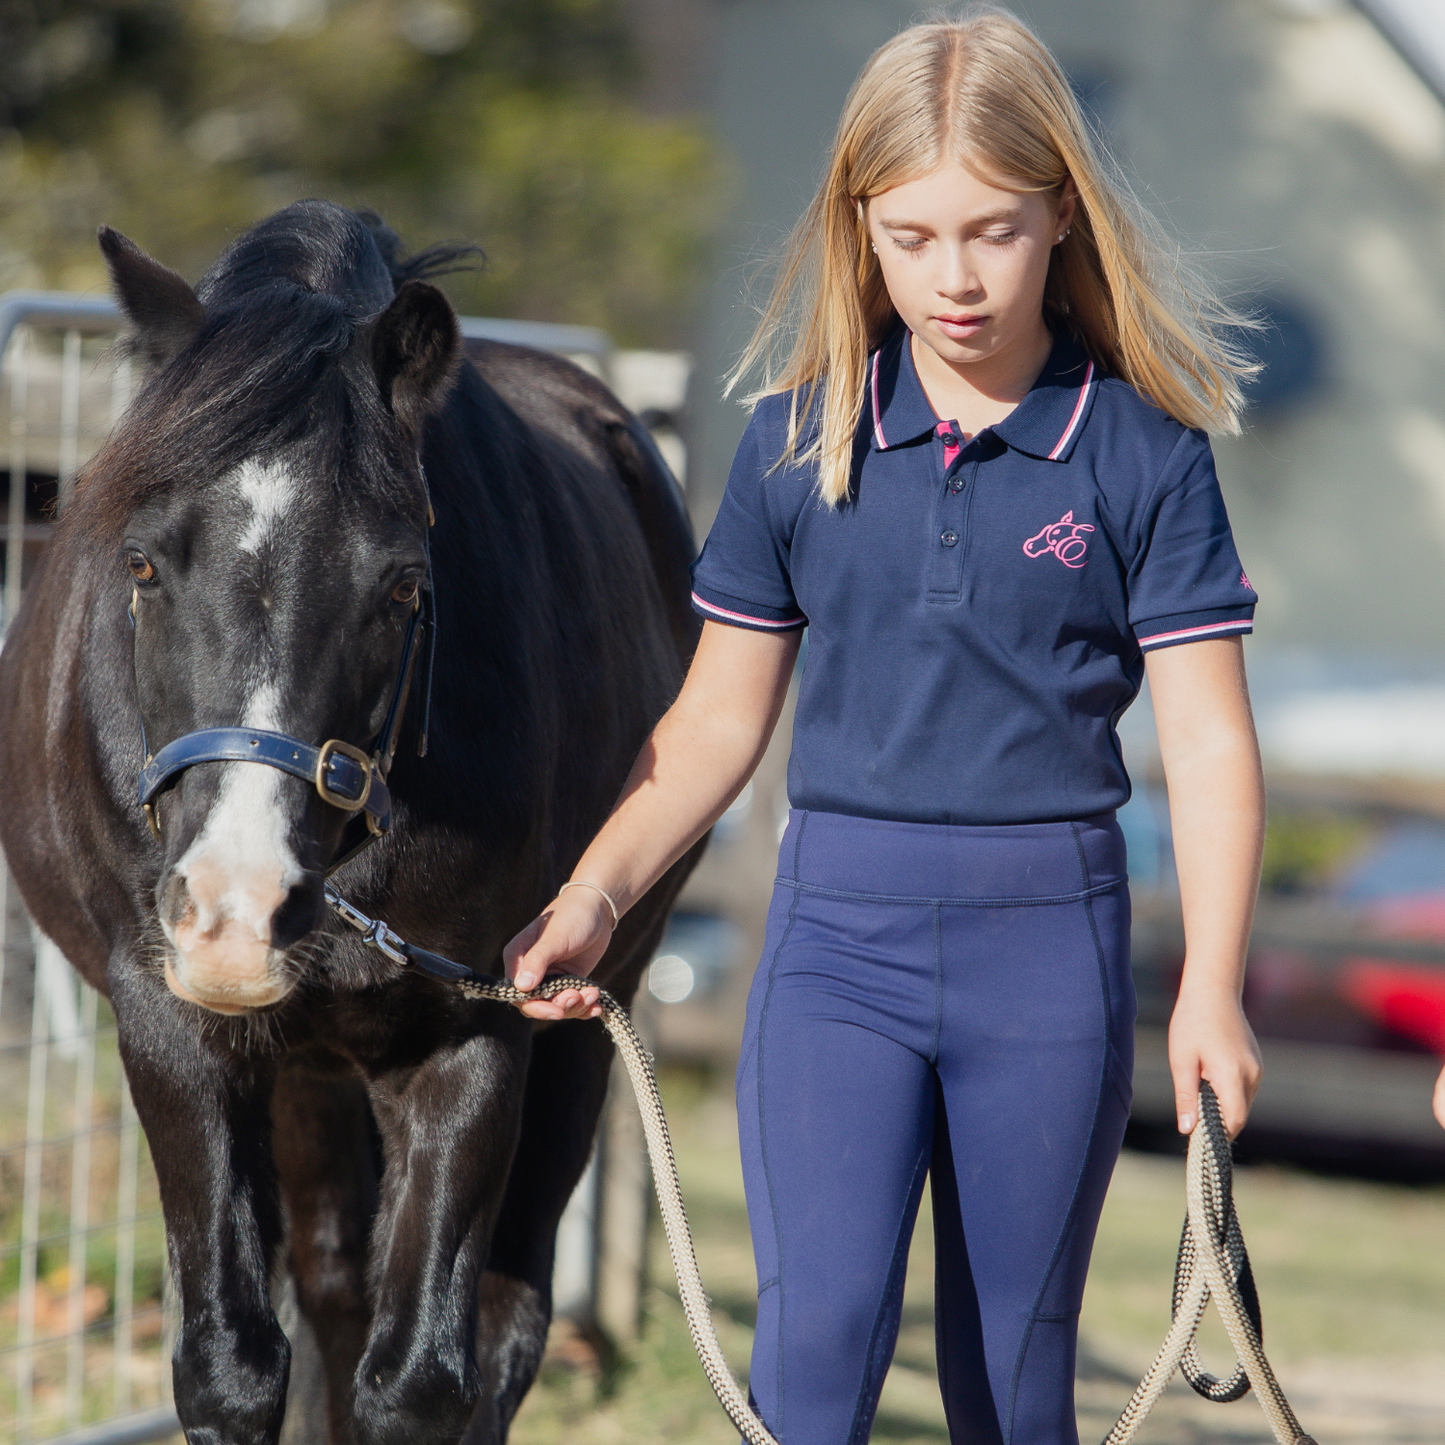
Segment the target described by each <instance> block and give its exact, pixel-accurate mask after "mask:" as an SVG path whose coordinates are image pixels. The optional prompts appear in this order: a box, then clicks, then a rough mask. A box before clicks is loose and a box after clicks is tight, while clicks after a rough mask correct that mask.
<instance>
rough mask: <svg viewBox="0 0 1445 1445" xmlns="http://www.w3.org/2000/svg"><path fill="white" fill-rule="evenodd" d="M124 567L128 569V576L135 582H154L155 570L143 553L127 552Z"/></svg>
mask: <svg viewBox="0 0 1445 1445" xmlns="http://www.w3.org/2000/svg"><path fill="white" fill-rule="evenodd" d="M125 565H126V566H127V567H129V568H130V575H131V576H132V577H134V578H135V580H136V581H137V582H154V581H155V576H156V569H155V568H154V567H152V566H151V559H150V558H149V557H147V556H146V554H145V553H144V552H127V553H126V554H125Z"/></svg>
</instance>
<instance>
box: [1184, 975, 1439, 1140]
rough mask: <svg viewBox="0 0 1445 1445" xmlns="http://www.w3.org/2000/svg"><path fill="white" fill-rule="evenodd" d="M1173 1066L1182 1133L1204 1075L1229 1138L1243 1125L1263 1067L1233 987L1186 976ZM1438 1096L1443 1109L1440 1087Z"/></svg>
mask: <svg viewBox="0 0 1445 1445" xmlns="http://www.w3.org/2000/svg"><path fill="white" fill-rule="evenodd" d="M1169 1071H1170V1073H1171V1074H1172V1075H1173V1077H1174V1109H1175V1113H1176V1114H1177V1115H1178V1118H1179V1132H1180V1133H1181V1134H1188V1133H1189V1132H1190V1131H1191V1130H1192V1129H1193V1128H1194V1124H1195V1121H1196V1120H1197V1119H1198V1118H1199V1081H1200V1079H1201V1078H1203V1079H1208V1080H1209V1082H1210V1083H1211V1084H1212V1085H1213V1086H1214V1092H1215V1093H1216V1094H1217V1095H1218V1096H1219V1112H1220V1113H1221V1114H1222V1115H1223V1116H1224V1127H1225V1129H1226V1130H1228V1132H1229V1137H1230V1138H1231V1139H1233V1138H1234V1136H1235V1135H1236V1134H1238V1133H1239V1131H1240V1130H1241V1129H1242V1128H1244V1121H1245V1120H1246V1119H1247V1118H1248V1117H1249V1106H1250V1105H1251V1104H1252V1103H1254V1096H1255V1094H1256V1093H1257V1092H1258V1090H1259V1080H1260V1076H1261V1074H1262V1073H1263V1072H1264V1068H1263V1065H1262V1064H1261V1063H1260V1058H1259V1045H1258V1043H1256V1042H1255V1037H1254V1030H1253V1029H1252V1028H1250V1026H1249V1022H1248V1020H1247V1019H1246V1018H1245V1017H1244V1009H1243V1008H1242V1007H1241V1006H1240V1003H1239V999H1238V998H1237V997H1236V996H1235V995H1234V994H1233V993H1232V992H1223V993H1221V992H1218V991H1215V990H1207V991H1192V990H1189V988H1188V984H1187V981H1186V984H1185V986H1184V987H1183V988H1181V989H1180V992H1179V1001H1178V1003H1176V1004H1175V1006H1174V1017H1173V1018H1172V1019H1170V1021H1169ZM1435 1098H1436V1109H1437V1111H1438V1110H1439V1108H1440V1104H1441V1094H1440V1092H1439V1091H1438V1090H1437V1092H1436V1095H1435Z"/></svg>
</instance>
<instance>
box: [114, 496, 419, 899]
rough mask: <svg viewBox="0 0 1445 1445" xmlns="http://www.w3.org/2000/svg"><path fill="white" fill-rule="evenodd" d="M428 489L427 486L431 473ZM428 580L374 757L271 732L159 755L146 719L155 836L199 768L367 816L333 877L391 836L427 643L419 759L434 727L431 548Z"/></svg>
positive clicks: (171, 746)
mask: <svg viewBox="0 0 1445 1445" xmlns="http://www.w3.org/2000/svg"><path fill="white" fill-rule="evenodd" d="M422 484H423V486H425V484H426V476H425V473H423V474H422ZM435 524H436V514H435V512H433V510H432V506H431V500H430V498H429V497H428V500H427V527H428V529H430V528H431V527H433V526H434V525H435ZM426 551H427V577H426V582H425V583H424V584H423V587H422V590H421V591H420V592H418V594H417V599H416V604H415V606H413V608H412V612H411V618H410V620H409V621H408V622H407V627H406V641H405V642H404V643H403V644H402V652H401V665H400V666H399V667H398V669H397V674H396V682H395V684H394V685H393V687H392V691H391V702H390V703H389V704H388V706H387V709H386V720H385V721H384V722H383V723H382V725H381V731H380V732H379V733H378V734H377V736H376V741H375V742H374V743H373V744H372V748H371V751H370V753H366V752H364V751H363V750H362V749H361V748H358V747H355V746H353V745H352V744H351V743H347V742H343V741H342V740H341V739H340V738H330V739H328V740H327V741H326V742H324V743H322V744H321V746H320V747H315V746H314V745H312V744H311V743H305V742H302V741H301V739H300V738H293V737H291V736H290V735H289V734H288V733H278V732H271V731H269V730H267V729H265V728H238V727H229V728H200V729H198V730H197V731H195V732H190V733H184V734H183V735H182V736H181V737H178V738H176V739H175V740H174V741H173V742H169V743H167V744H166V745H165V747H163V748H162V749H161V750H160V752H158V753H155V754H154V755H152V753H151V751H150V748H149V746H148V745H147V743H146V730H145V719H144V718H141V720H140V735H141V746H142V748H143V750H144V752H145V765H144V767H142V768H141V770H140V778H139V784H138V788H137V795H138V796H137V801H138V802H139V803H140V806H141V810H142V812H144V813H145V818H146V822H147V823H148V824H149V825H150V830H151V832H152V833H153V834H154V835H155V836H156V838H159V837H160V836H161V827H160V821H159V819H157V817H156V809H155V800H156V798H157V797H158V796H159V795H160V794H161V793H162V792H163V791H164V790H165V789H166V788H167V787H169V786H170V785H171V783H172V782H173V781H174V779H175V778H177V777H178V776H179V775H180V774H181V773H183V772H185V770H186V769H187V768H193V767H195V765H196V764H197V763H264V764H265V765H266V766H267V767H271V768H277V769H279V770H280V771H281V772H283V773H289V774H290V775H291V776H292V777H293V778H300V779H301V780H302V781H303V782H307V783H311V784H312V785H313V786H314V787H315V789H316V791H317V792H318V793H319V794H320V795H321V797H322V799H323V800H324V801H325V802H327V803H329V804H331V806H332V807H333V808H340V809H341V810H342V812H344V813H361V814H363V815H364V816H365V818H366V828H367V831H366V836H365V837H363V838H362V839H361V841H360V842H359V843H357V844H356V846H355V847H353V848H349V849H347V851H346V852H345V853H343V854H342V855H341V856H340V857H339V858H337V859H336V860H335V861H334V862H332V863H331V864H330V866H329V867H328V868H327V870H326V871H327V874H328V875H330V874H332V873H334V872H335V871H336V870H337V869H338V868H340V867H341V865H342V864H343V863H346V862H349V861H350V860H351V859H352V858H354V857H355V856H356V855H357V854H358V853H360V852H361V850H362V849H363V848H365V847H367V846H368V845H369V844H370V843H372V842H374V841H375V840H376V839H377V838H380V837H383V836H384V835H385V834H386V833H387V832H388V831H389V830H390V828H391V791H390V789H389V788H388V787H387V785H386V778H387V774H388V773H389V772H390V771H391V763H392V759H393V758H394V757H395V755H396V745H397V742H398V740H399V737H400V733H401V720H402V715H403V714H404V713H405V711H406V700H407V696H408V695H409V693H410V691H411V683H412V673H413V672H414V671H415V664H416V660H417V656H416V654H417V645H418V643H423V644H424V646H425V648H426V657H425V660H424V662H423V664H422V665H423V669H424V671H423V676H422V715H421V728H420V730H419V733H418V737H417V749H416V754H417V757H419V758H424V757H425V756H426V752H427V733H428V731H429V729H430V726H431V685H432V664H433V662H434V660H435V657H436V597H435V594H434V593H433V591H432V585H431V546H430V538H428V543H427V548H426ZM138 596H139V594H138V592H135V591H133V592H132V595H131V602H130V607H129V608H128V609H127V611H128V612H129V614H130V624H131V629H132V631H134V628H135V606H136V600H137V597H138Z"/></svg>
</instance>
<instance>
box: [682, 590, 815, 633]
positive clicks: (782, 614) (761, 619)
mask: <svg viewBox="0 0 1445 1445" xmlns="http://www.w3.org/2000/svg"><path fill="white" fill-rule="evenodd" d="M692 610H693V611H694V612H696V613H697V614H698V615H699V616H700V617H704V618H706V619H707V620H708V621H710V622H725V623H727V624H728V626H729V627H746V628H750V629H751V630H752V631H754V632H792V631H794V630H796V629H797V628H799V627H806V626H807V625H808V619H807V618H806V617H805V616H804V615H803V614H802V613H801V612H800V611H799V610H798V606H797V604H796V603H794V604H792V606H790V607H764V606H763V605H762V604H761V603H758V602H746V601H744V600H742V599H741V598H738V597H729V596H728V595H727V593H725V592H717V591H714V590H713V589H712V588H711V587H707V586H703V585H701V584H699V583H694V584H693V589H692Z"/></svg>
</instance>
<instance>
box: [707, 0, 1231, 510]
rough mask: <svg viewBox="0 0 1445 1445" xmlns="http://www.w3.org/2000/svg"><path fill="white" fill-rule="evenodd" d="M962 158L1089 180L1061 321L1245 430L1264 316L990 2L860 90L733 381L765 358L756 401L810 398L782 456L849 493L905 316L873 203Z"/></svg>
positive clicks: (997, 168)
mask: <svg viewBox="0 0 1445 1445" xmlns="http://www.w3.org/2000/svg"><path fill="white" fill-rule="evenodd" d="M950 161H956V162H959V163H961V164H962V165H964V166H966V167H967V168H968V169H969V170H971V171H973V172H974V173H975V174H976V175H978V176H979V177H980V179H983V180H986V181H987V182H988V183H989V184H994V185H1000V186H1003V187H1006V188H1007V189H1010V190H1013V191H1016V192H1019V191H1028V192H1044V193H1048V194H1051V195H1057V196H1062V194H1063V191H1064V187H1065V185H1066V184H1067V183H1068V182H1069V181H1072V182H1073V184H1074V187H1075V190H1076V191H1077V195H1078V202H1077V206H1076V209H1075V212H1074V217H1073V221H1072V231H1071V234H1070V235H1069V236H1068V237H1067V238H1066V239H1065V240H1064V241H1063V242H1062V243H1061V244H1059V245H1056V246H1055V247H1054V249H1053V253H1052V255H1051V258H1050V261H1049V271H1048V278H1047V280H1046V282H1045V287H1044V310H1045V314H1046V315H1047V316H1048V318H1049V320H1050V323H1051V325H1052V326H1053V327H1054V329H1057V328H1058V326H1059V325H1063V326H1065V327H1067V328H1069V329H1071V330H1073V331H1074V332H1075V333H1076V334H1077V336H1078V337H1079V339H1080V340H1081V341H1082V342H1083V344H1084V346H1085V348H1086V349H1087V351H1088V352H1089V354H1090V355H1091V356H1092V357H1093V359H1094V361H1095V363H1096V364H1097V365H1098V366H1099V367H1100V369H1101V370H1103V371H1104V372H1105V373H1106V374H1108V375H1112V376H1116V377H1120V378H1121V379H1123V380H1124V381H1126V382H1128V383H1129V385H1131V386H1132V387H1134V388H1135V389H1136V390H1137V391H1138V392H1139V393H1140V394H1141V395H1142V396H1144V397H1146V398H1147V399H1148V400H1149V401H1151V402H1153V403H1154V404H1155V405H1156V406H1158V407H1160V408H1162V409H1163V410H1164V411H1166V412H1168V413H1169V414H1170V415H1171V416H1173V417H1175V418H1176V419H1177V420H1179V421H1181V422H1183V423H1184V425H1185V426H1189V427H1200V428H1205V429H1207V430H1211V431H1217V432H1226V433H1237V432H1238V431H1239V413H1240V411H1241V410H1242V408H1243V404H1244V403H1243V397H1242V395H1241V393H1240V386H1239V383H1240V379H1241V378H1242V377H1245V376H1249V375H1251V374H1252V373H1253V372H1254V371H1255V370H1256V368H1255V367H1254V366H1253V364H1252V363H1251V362H1250V360H1249V358H1248V357H1247V356H1246V355H1244V354H1243V353H1242V352H1241V351H1240V350H1239V348H1238V346H1237V344H1236V343H1233V342H1231V340H1230V339H1229V338H1230V333H1231V330H1233V329H1235V328H1238V327H1239V326H1242V325H1246V326H1247V325H1249V324H1250V323H1249V322H1248V321H1246V320H1245V319H1244V318H1242V317H1240V316H1239V315H1237V314H1236V313H1235V312H1233V311H1232V310H1231V309H1230V308H1229V307H1228V306H1227V305H1226V304H1225V303H1224V302H1223V301H1222V300H1221V299H1220V297H1219V296H1218V294H1217V293H1216V292H1215V291H1214V290H1213V289H1212V288H1211V286H1210V284H1209V283H1208V282H1207V281H1206V280H1205V278H1204V277H1202V276H1201V275H1200V274H1199V273H1198V272H1197V271H1195V270H1194V269H1193V268H1192V267H1190V266H1188V265H1187V263H1186V262H1185V261H1184V260H1183V258H1182V257H1181V256H1180V254H1179V249H1178V247H1177V246H1176V245H1173V244H1172V243H1171V242H1170V241H1169V239H1168V237H1167V236H1166V235H1165V234H1164V232H1163V230H1162V228H1161V227H1160V226H1159V225H1158V223H1157V222H1156V221H1154V220H1153V218H1152V217H1151V216H1149V214H1148V213H1147V212H1146V211H1145V210H1144V208H1143V207H1142V206H1141V205H1140V204H1139V202H1138V201H1137V200H1136V199H1135V198H1134V195H1133V193H1132V192H1131V190H1130V188H1129V186H1128V183H1127V182H1126V181H1125V180H1124V179H1123V177H1122V175H1121V174H1120V173H1119V172H1118V170H1117V168H1116V167H1115V166H1114V165H1113V163H1112V162H1111V161H1110V160H1109V159H1108V157H1107V156H1106V155H1105V154H1104V153H1103V152H1102V150H1101V148H1100V147H1099V146H1098V145H1097V144H1096V143H1095V141H1094V139H1093V137H1092V135H1091V133H1090V129H1089V126H1088V125H1087V123H1086V122H1085V120H1084V117H1083V114H1082V112H1081V111H1080V109H1079V105H1078V102H1077V101H1076V100H1075V98H1074V93H1073V91H1072V90H1071V89H1070V86H1069V82H1068V80H1067V78H1066V77H1065V75H1064V73H1063V71H1062V70H1061V69H1060V67H1059V64H1058V62H1057V61H1056V60H1055V59H1054V57H1053V56H1052V55H1051V54H1050V53H1049V51H1048V49H1047V48H1046V47H1045V46H1044V44H1043V42H1042V41H1040V40H1039V39H1038V37H1037V36H1036V35H1034V33H1033V32H1032V31H1031V30H1029V28H1028V27H1027V26H1026V25H1024V24H1023V23H1022V21H1020V20H1018V19H1016V18H1015V17H1014V16H1013V15H1010V14H1009V13H1008V12H1006V11H1003V10H998V9H994V8H992V7H990V8H987V9H975V10H972V11H970V12H969V13H967V14H965V15H964V16H962V17H961V18H957V19H940V20H935V21H931V22H929V23H926V24H922V25H914V26H911V27H910V28H909V29H907V30H905V31H903V32H902V33H901V34H900V35H898V36H896V37H895V38H894V39H893V40H890V41H889V42H888V43H887V44H886V45H884V46H883V47H882V48H881V49H879V50H878V51H876V52H875V53H874V55H873V56H872V58H871V59H870V60H869V61H868V64H867V65H866V66H864V68H863V73H862V74H861V75H860V76H859V77H858V79H857V80H856V81H855V82H854V85H853V89H852V90H851V91H850V92H849V95H848V100H847V103H846V104H845V105H844V107H843V116H842V119H841V120H840V121H839V123H838V133H837V136H836V137H835V139H834V142H833V152H832V156H831V158H830V160H829V163H828V171H827V175H826V176H825V177H824V180H823V183H822V185H821V186H820V187H819V190H818V193H817V195H816V196H815V197H814V198H813V201H812V204H811V205H810V206H809V207H808V209H807V211H806V212H805V213H804V215H803V218H802V220H801V221H799V223H798V225H797V226H796V228H795V229H794V231H793V234H792V236H791V238H790V240H789V241H788V244H787V247H786V249H785V252H784V255H783V260H782V265H781V268H780V270H779V272H778V275H777V277H776V280H775V281H774V284H773V288H772V295H771V298H770V299H769V301H768V304H767V306H766V307H765V308H764V310H763V314H762V317H761V320H760V321H759V323H758V327H757V330H756V331H755V332H754V334H753V338H752V340H751V341H750V342H749V344H748V346H747V349H746V350H745V351H744V353H743V356H742V359H741V360H740V361H739V363H738V365H737V368H736V370H735V371H734V372H733V374H732V377H731V378H730V379H729V382H728V388H727V389H728V391H729V392H731V391H732V390H733V389H734V388H735V387H736V386H737V385H738V384H739V383H740V382H741V381H742V380H743V378H744V377H745V376H746V375H747V374H748V373H750V372H751V371H752V370H753V369H754V368H755V367H756V366H758V365H759V364H760V363H761V365H762V367H763V372H764V375H763V382H762V386H761V388H760V389H759V390H758V391H757V392H755V393H754V394H753V395H751V396H749V397H748V398H747V401H748V404H750V405H756V403H757V402H758V401H759V400H760V399H761V398H762V397H763V396H768V395H773V394H776V393H779V392H788V393H791V394H792V409H791V414H790V422H789V430H788V446H787V449H786V451H785V452H784V455H783V457H782V458H781V460H780V464H788V463H793V464H799V463H801V464H815V465H816V466H817V468H818V491H819V494H820V495H821V497H822V498H823V500H824V501H825V502H826V503H828V504H830V505H838V504H840V503H842V502H843V501H844V500H846V498H847V497H848V494H849V489H850V484H851V472H852V459H853V438H854V434H855V432H856V429H857V426H858V419H859V415H860V413H861V410H862V406H863V393H864V381H865V375H866V371H867V366H868V354H869V352H870V351H871V350H872V349H873V348H874V347H876V346H878V345H879V344H880V343H881V342H882V340H883V339H884V337H885V336H886V335H887V333H888V331H889V329H890V328H891V327H892V325H893V322H894V319H895V313H894V310H893V304H892V302H891V301H890V300H889V297H888V292H887V290H886V289H885V287H884V284H883V276H882V272H881V271H880V269H879V266H878V261H877V259H876V257H874V256H873V254H872V251H871V248H870V245H869V237H868V231H867V226H866V222H865V219H864V213H863V207H864V204H865V203H866V202H867V200H868V199H869V198H870V197H872V196H875V195H878V194H879V193H881V192H883V191H887V190H891V189H892V188H893V187H894V186H899V185H903V184H905V183H906V182H908V181H912V180H917V179H918V178H920V177H922V176H926V175H928V174H930V173H931V172H933V171H935V170H937V169H938V168H939V167H940V166H942V165H945V164H947V163H949V162H950ZM780 358H781V360H780ZM815 412H816V413H817V416H816V418H815V417H814V413H815ZM805 438H809V440H807V442H806V445H805V444H804V441H805Z"/></svg>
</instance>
